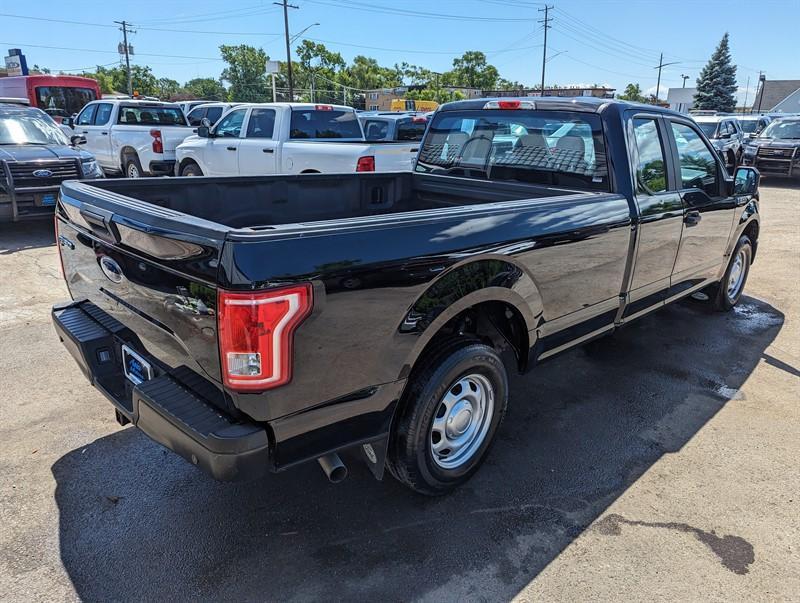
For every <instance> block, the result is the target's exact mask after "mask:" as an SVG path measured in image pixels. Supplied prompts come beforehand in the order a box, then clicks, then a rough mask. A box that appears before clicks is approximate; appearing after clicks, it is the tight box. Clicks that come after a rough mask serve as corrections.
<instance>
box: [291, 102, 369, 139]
mask: <svg viewBox="0 0 800 603" xmlns="http://www.w3.org/2000/svg"><path fill="white" fill-rule="evenodd" d="M289 137H290V138H350V139H355V140H364V135H363V133H362V132H361V126H360V125H359V123H358V117H356V112H355V111H353V110H352V109H350V110H346V109H295V110H293V111H292V123H291V125H290V126H289Z"/></svg>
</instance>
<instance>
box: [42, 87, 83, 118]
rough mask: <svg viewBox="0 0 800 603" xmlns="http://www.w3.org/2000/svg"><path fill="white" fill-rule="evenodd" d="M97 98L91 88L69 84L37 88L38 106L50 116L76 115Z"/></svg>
mask: <svg viewBox="0 0 800 603" xmlns="http://www.w3.org/2000/svg"><path fill="white" fill-rule="evenodd" d="M93 100H97V95H96V94H95V92H94V90H92V89H91V88H70V87H67V86H39V87H38V88H36V106H37V107H39V108H40V109H41V110H42V111H44V112H45V113H47V114H48V115H49V116H50V117H69V116H70V115H75V114H76V113H78V112H79V111H80V110H81V109H83V107H84V105H86V104H87V103H90V102H92V101H93Z"/></svg>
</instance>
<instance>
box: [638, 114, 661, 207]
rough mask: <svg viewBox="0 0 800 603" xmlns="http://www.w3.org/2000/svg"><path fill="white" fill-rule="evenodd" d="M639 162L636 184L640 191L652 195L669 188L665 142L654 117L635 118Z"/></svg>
mask: <svg viewBox="0 0 800 603" xmlns="http://www.w3.org/2000/svg"><path fill="white" fill-rule="evenodd" d="M633 131H634V134H635V136H636V149H637V151H638V155H639V163H638V165H637V166H636V186H637V188H638V189H639V191H641V192H643V193H645V194H649V195H652V194H654V193H663V192H664V191H666V190H667V168H666V159H665V157H666V155H665V153H664V143H663V141H662V140H661V135H660V134H659V132H658V124H657V123H656V121H655V120H654V119H647V118H637V119H634V120H633Z"/></svg>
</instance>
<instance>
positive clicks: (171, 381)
mask: <svg viewBox="0 0 800 603" xmlns="http://www.w3.org/2000/svg"><path fill="white" fill-rule="evenodd" d="M52 316H53V324H54V325H55V329H56V332H57V333H58V336H59V338H60V339H61V341H62V343H63V344H64V346H65V347H66V348H67V350H68V351H69V352H70V354H71V355H72V357H73V358H75V360H76V362H77V363H78V365H79V366H80V368H81V370H82V371H83V373H84V374H85V375H86V377H87V378H88V379H89V381H91V383H92V385H94V386H95V387H97V389H99V390H100V391H101V392H102V393H103V394H104V395H105V396H106V397H107V398H108V399H109V401H110V402H111V403H112V404H113V405H114V407H115V408H116V410H117V412H118V413H119V414H121V415H122V416H123V417H125V418H126V419H127V420H129V421H130V422H132V423H133V424H134V425H136V427H138V428H139V429H141V430H142V431H143V432H144V433H146V434H147V435H148V436H149V437H150V438H152V439H153V440H155V441H156V442H158V443H159V444H161V445H163V446H166V447H167V448H169V449H170V450H173V451H174V452H177V453H178V454H179V455H181V456H182V457H183V458H185V459H186V460H188V461H189V462H191V463H193V464H195V465H197V466H199V467H201V468H202V469H203V470H205V471H206V472H208V473H209V474H210V475H212V476H213V477H214V478H216V479H218V480H221V481H239V480H248V479H256V478H258V477H261V476H263V475H264V474H265V473H267V471H268V470H269V468H270V463H269V440H268V438H267V432H266V430H265V428H264V427H262V426H261V425H258V424H256V423H252V422H241V421H236V420H234V419H232V418H231V417H228V416H227V415H225V414H223V413H222V412H220V411H219V410H218V409H217V408H216V407H214V406H212V405H211V404H210V403H208V402H206V401H205V400H204V399H203V398H202V397H201V396H199V395H198V394H197V393H196V392H194V391H192V390H190V389H189V388H187V387H186V386H185V385H184V384H182V383H181V382H179V381H178V380H176V379H175V378H174V377H173V376H172V375H170V373H169V372H168V371H165V370H162V368H161V367H160V366H159V365H158V363H157V361H155V359H151V358H149V357H147V355H146V354H142V355H143V356H145V358H146V359H148V360H152V361H153V368H154V369H155V375H154V377H153V378H152V379H150V380H149V381H144V382H142V383H139V384H138V385H134V384H133V383H132V382H130V381H129V380H128V379H127V378H126V377H125V375H124V374H123V370H122V360H121V352H120V347H121V345H122V344H123V343H127V344H128V345H131V344H132V341H135V337H133V335H132V333H130V331H129V330H128V329H127V328H126V327H125V326H124V325H122V324H121V323H120V322H118V321H117V320H116V319H114V318H113V317H111V316H109V315H108V314H106V313H105V312H103V311H102V310H100V309H99V308H98V307H97V306H95V305H94V304H92V303H90V302H75V303H69V304H63V305H57V306H55V307H53V312H52ZM138 351H139V352H140V353H141V352H143V350H142V349H141V348H139V350H138Z"/></svg>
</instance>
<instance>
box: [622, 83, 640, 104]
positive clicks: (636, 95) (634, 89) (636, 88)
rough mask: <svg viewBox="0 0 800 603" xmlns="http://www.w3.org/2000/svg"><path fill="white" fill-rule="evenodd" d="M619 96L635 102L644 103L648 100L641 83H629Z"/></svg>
mask: <svg viewBox="0 0 800 603" xmlns="http://www.w3.org/2000/svg"><path fill="white" fill-rule="evenodd" d="M617 98H619V99H620V100H626V101H632V102H635V103H643V102H645V100H646V99H645V97H644V95H643V94H642V87H641V86H640V85H639V84H628V85H627V86H625V91H624V92H623V93H622V94H620V95H619V96H618V97H617Z"/></svg>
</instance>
